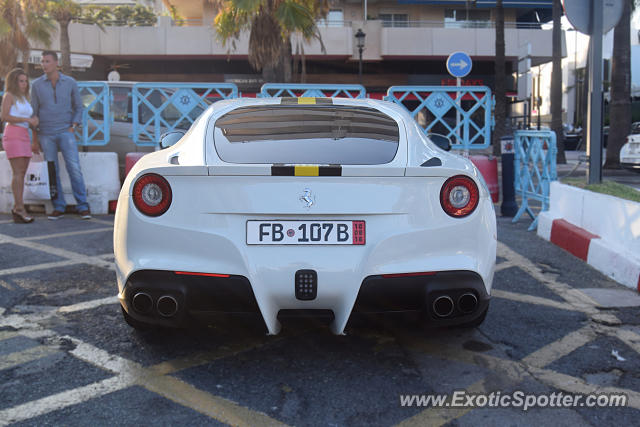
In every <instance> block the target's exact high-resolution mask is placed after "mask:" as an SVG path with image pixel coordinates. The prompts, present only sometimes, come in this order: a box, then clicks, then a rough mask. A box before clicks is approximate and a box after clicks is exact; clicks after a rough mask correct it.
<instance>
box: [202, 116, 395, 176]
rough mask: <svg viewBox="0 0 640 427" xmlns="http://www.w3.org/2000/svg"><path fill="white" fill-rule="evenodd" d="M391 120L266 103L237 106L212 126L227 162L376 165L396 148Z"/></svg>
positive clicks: (393, 122) (386, 161)
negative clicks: (262, 104)
mask: <svg viewBox="0 0 640 427" xmlns="http://www.w3.org/2000/svg"><path fill="white" fill-rule="evenodd" d="M398 141H399V129H398V124H397V123H396V121H395V120H394V119H392V118H391V117H389V116H387V115H386V114H384V113H382V112H380V111H378V110H376V109H373V108H369V107H353V106H343V105H315V106H305V107H300V106H298V105H265V106H253V107H241V108H237V109H235V110H233V111H230V112H228V113H227V114H225V115H223V116H221V117H220V118H218V120H216V123H215V127H214V144H215V149H216V151H217V153H218V156H220V159H222V160H223V161H225V162H229V163H254V164H274V163H284V164H339V165H377V164H384V163H389V162H390V161H391V160H393V158H394V157H395V155H396V151H397V150H398Z"/></svg>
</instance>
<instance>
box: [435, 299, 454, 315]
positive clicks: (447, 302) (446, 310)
mask: <svg viewBox="0 0 640 427" xmlns="http://www.w3.org/2000/svg"><path fill="white" fill-rule="evenodd" d="M433 312H434V313H435V314H436V316H438V317H447V316H450V315H451V313H453V300H452V299H451V297H450V296H448V295H441V296H439V297H438V298H436V299H435V300H434V301H433Z"/></svg>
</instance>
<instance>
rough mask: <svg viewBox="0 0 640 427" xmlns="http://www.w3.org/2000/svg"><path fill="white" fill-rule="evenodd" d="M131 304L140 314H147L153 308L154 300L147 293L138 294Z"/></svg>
mask: <svg viewBox="0 0 640 427" xmlns="http://www.w3.org/2000/svg"><path fill="white" fill-rule="evenodd" d="M131 304H132V305H133V309H134V310H135V311H137V312H138V313H142V314H147V313H149V312H150V311H151V309H152V308H153V299H152V298H151V295H149V294H147V293H144V292H138V293H137V294H135V295H134V296H133V298H132V299H131Z"/></svg>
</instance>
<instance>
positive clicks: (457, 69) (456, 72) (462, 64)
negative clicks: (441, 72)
mask: <svg viewBox="0 0 640 427" xmlns="http://www.w3.org/2000/svg"><path fill="white" fill-rule="evenodd" d="M472 65H473V62H472V61H471V57H470V56H469V55H467V54H466V53H464V52H453V53H452V54H451V55H449V57H448V58H447V71H448V72H449V74H451V75H452V76H453V77H464V76H466V75H467V74H469V73H470V72H471V66H472Z"/></svg>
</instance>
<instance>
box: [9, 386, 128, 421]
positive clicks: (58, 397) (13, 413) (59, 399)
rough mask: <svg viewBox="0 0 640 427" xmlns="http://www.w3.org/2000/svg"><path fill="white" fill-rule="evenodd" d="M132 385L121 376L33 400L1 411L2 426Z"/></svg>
mask: <svg viewBox="0 0 640 427" xmlns="http://www.w3.org/2000/svg"><path fill="white" fill-rule="evenodd" d="M131 385H132V384H131V383H129V382H127V379H126V378H121V377H120V376H116V377H111V378H107V379H106V380H103V381H99V382H96V383H93V384H89V385H86V386H84V387H78V388H74V389H72V390H67V391H63V392H61V393H57V394H53V395H51V396H47V397H43V398H42V399H38V400H33V401H31V402H27V403H24V404H22V405H18V406H14V407H13V408H8V409H4V410H2V411H0V425H3V426H4V425H8V424H11V423H17V422H20V421H25V420H28V419H31V418H35V417H39V416H41V415H44V414H48V413H50V412H53V411H57V410H60V409H64V408H66V407H68V406H71V405H77V404H79V403H82V402H86V401H87V400H90V399H95V398H96V397H100V396H104V395H105V394H109V393H113V392H114V391H118V390H122V389H125V388H127V387H129V386H131Z"/></svg>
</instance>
